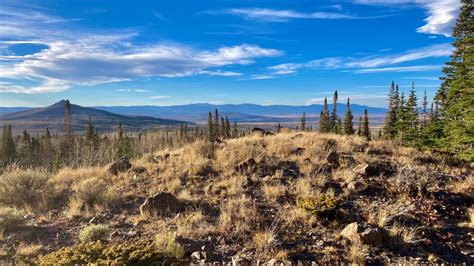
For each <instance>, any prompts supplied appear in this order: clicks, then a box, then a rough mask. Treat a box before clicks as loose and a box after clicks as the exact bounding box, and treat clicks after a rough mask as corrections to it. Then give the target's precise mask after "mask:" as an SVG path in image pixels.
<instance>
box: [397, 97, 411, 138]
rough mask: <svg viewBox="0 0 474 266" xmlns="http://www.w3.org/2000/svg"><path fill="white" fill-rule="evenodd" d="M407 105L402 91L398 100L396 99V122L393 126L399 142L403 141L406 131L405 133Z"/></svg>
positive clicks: (406, 127)
mask: <svg viewBox="0 0 474 266" xmlns="http://www.w3.org/2000/svg"><path fill="white" fill-rule="evenodd" d="M407 113H408V112H407V106H406V101H405V93H404V92H402V94H401V96H400V100H399V101H398V106H397V122H396V124H395V128H396V131H397V139H398V140H399V141H400V142H401V143H405V138H406V136H405V135H406V133H407V129H408V126H407V120H408V118H407Z"/></svg>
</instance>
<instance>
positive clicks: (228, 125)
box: [225, 116, 231, 138]
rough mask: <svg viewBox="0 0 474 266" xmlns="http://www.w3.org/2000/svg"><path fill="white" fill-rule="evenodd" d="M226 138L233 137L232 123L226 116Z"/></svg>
mask: <svg viewBox="0 0 474 266" xmlns="http://www.w3.org/2000/svg"><path fill="white" fill-rule="evenodd" d="M225 137H226V138H230V137H231V134H230V122H229V118H228V117H227V116H225Z"/></svg>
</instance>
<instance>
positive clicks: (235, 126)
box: [232, 122, 239, 138]
mask: <svg viewBox="0 0 474 266" xmlns="http://www.w3.org/2000/svg"><path fill="white" fill-rule="evenodd" d="M233 131H234V133H233V134H232V135H233V137H234V138H238V137H239V129H238V128H237V122H234V130H233Z"/></svg>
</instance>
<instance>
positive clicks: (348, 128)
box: [344, 98, 354, 135]
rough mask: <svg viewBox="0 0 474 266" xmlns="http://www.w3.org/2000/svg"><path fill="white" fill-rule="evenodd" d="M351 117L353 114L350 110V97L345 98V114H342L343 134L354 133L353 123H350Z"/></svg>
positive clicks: (352, 117)
mask: <svg viewBox="0 0 474 266" xmlns="http://www.w3.org/2000/svg"><path fill="white" fill-rule="evenodd" d="M352 119H354V116H353V115H352V111H351V102H350V99H349V98H347V105H346V115H345V116H344V134H347V135H352V134H354V124H353V123H352Z"/></svg>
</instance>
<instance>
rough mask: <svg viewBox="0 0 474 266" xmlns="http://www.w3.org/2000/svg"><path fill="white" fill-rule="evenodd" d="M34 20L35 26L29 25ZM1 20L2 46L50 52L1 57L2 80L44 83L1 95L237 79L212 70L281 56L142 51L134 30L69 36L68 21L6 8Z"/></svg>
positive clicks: (172, 46)
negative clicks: (151, 81)
mask: <svg viewBox="0 0 474 266" xmlns="http://www.w3.org/2000/svg"><path fill="white" fill-rule="evenodd" d="M30 16H31V17H32V19H31V20H29V19H28V17H30ZM0 20H2V24H1V25H0V40H1V38H4V39H6V40H12V39H13V41H8V42H2V43H3V44H2V45H3V46H5V45H6V46H7V47H8V45H9V44H14V43H35V44H44V45H45V46H47V48H46V49H43V50H41V51H39V52H37V53H34V54H30V55H25V56H18V55H11V54H9V55H2V56H0V73H2V78H8V79H13V80H18V81H21V80H25V79H28V80H33V81H36V82H37V83H40V85H38V86H23V85H14V86H10V85H8V86H3V87H2V88H1V90H0V92H14V93H44V92H57V91H62V90H65V89H67V88H68V87H70V86H71V85H74V84H80V85H95V84H100V83H107V82H117V81H124V80H131V79H134V78H137V77H183V76H190V75H194V74H199V73H200V72H202V71H207V72H204V73H206V74H208V75H220V76H236V75H240V73H237V72H231V71H221V70H217V71H215V70H209V69H212V68H217V67H223V66H229V65H236V64H251V63H253V62H254V61H255V60H256V59H257V58H262V57H273V56H279V55H281V52H280V51H278V50H275V49H267V48H262V47H259V46H257V45H251V44H241V45H235V46H224V47H220V48H217V49H209V50H197V49H194V48H192V47H188V46H185V45H181V44H176V43H154V44H153V43H152V44H148V45H141V46H138V45H136V44H134V43H133V37H135V36H137V35H138V32H137V31H135V30H129V29H125V30H121V31H107V32H97V31H81V30H66V28H69V27H64V25H63V23H65V22H69V21H70V20H67V19H62V18H60V17H54V16H50V15H46V14H44V13H42V12H39V11H31V10H25V11H24V12H23V10H21V11H18V10H17V9H13V8H7V7H0ZM5 21H6V23H4V22H5ZM32 22H35V23H32ZM36 22H37V23H36ZM43 24H46V26H45V25H43ZM53 24H54V25H55V26H53ZM3 46H2V47H3ZM7 49H8V48H7ZM0 52H1V51H0ZM14 83H16V84H19V82H14Z"/></svg>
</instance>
